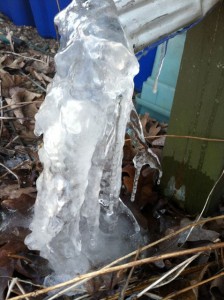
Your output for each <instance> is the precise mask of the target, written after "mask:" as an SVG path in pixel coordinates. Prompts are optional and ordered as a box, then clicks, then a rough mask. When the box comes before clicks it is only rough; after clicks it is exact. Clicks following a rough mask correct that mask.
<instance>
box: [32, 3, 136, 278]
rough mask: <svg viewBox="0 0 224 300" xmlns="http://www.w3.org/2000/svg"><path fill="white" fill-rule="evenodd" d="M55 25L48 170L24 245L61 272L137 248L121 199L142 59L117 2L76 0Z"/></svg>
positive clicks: (39, 123) (42, 117) (46, 114)
mask: <svg viewBox="0 0 224 300" xmlns="http://www.w3.org/2000/svg"><path fill="white" fill-rule="evenodd" d="M56 22H57V24H58V27H59V33H60V35H61V47H60V50H59V52H58V54H57V55H56V57H55V62H56V70H57V72H56V75H55V77H54V79H53V82H52V84H51V86H50V87H49V89H48V93H47V96H46V99H45V101H44V103H43V105H42V106H41V108H40V110H39V112H38V114H37V115H36V128H35V131H36V134H37V135H41V134H43V138H44V145H43V147H42V148H41V149H40V150H39V156H40V160H41V162H42V163H43V166H44V170H43V172H42V174H41V175H40V177H39V179H38V181H37V190H38V196H37V201H36V204H35V208H34V218H33V221H32V223H31V226H30V229H31V230H32V232H31V234H30V235H29V236H28V237H27V238H26V244H27V245H28V246H29V248H30V249H35V250H40V253H41V255H42V256H43V257H45V258H47V259H48V260H49V261H50V264H51V266H52V268H53V269H54V271H55V272H56V274H61V273H63V274H65V273H66V274H68V275H69V276H73V275H75V274H77V273H82V272H85V271H87V270H89V269H90V268H91V267H93V266H97V265H100V264H102V263H105V262H107V261H110V260H112V259H114V258H116V257H118V256H120V255H122V254H124V253H127V252H129V251H130V250H132V248H135V247H137V246H138V245H137V243H138V242H139V240H138V237H137V235H138V233H137V231H138V230H137V229H136V224H135V220H134V219H133V216H132V215H131V213H129V212H128V210H127V208H126V207H125V206H124V205H123V204H122V203H121V202H120V200H119V193H120V185H121V163H122V148H123V141H124V135H125V128H126V124H127V121H128V119H129V115H130V110H131V109H132V102H131V99H132V93H133V77H134V76H135V74H137V73H138V62H137V60H136V58H135V56H134V54H133V53H132V49H131V48H130V47H129V46H128V43H127V40H126V38H125V36H124V32H123V30H122V28H121V25H120V23H119V21H118V17H117V12H116V8H115V5H114V3H113V1H112V0H104V1H102V0H89V1H83V0H75V1H73V2H72V3H71V4H70V5H69V6H68V7H67V9H66V10H64V11H62V12H61V13H60V14H59V15H58V16H57V17H56ZM99 202H100V203H101V205H100V204H99Z"/></svg>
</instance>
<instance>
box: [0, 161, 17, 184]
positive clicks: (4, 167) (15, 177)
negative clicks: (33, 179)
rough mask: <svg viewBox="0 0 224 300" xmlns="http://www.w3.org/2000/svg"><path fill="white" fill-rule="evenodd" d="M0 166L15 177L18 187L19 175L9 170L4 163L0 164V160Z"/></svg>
mask: <svg viewBox="0 0 224 300" xmlns="http://www.w3.org/2000/svg"><path fill="white" fill-rule="evenodd" d="M0 166H2V167H3V168H5V169H6V170H7V171H8V172H9V173H11V174H12V175H13V176H14V177H15V178H16V180H17V181H18V186H19V187H20V179H19V177H18V176H17V175H16V174H15V173H14V172H13V171H11V170H10V169H9V168H8V167H6V166H5V165H4V164H2V163H1V162H0Z"/></svg>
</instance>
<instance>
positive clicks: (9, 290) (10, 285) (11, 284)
mask: <svg viewBox="0 0 224 300" xmlns="http://www.w3.org/2000/svg"><path fill="white" fill-rule="evenodd" d="M16 280H17V278H12V280H11V282H10V284H8V291H7V295H6V298H5V299H6V300H8V298H9V296H10V294H11V292H12V289H13V287H14V286H15V284H16Z"/></svg>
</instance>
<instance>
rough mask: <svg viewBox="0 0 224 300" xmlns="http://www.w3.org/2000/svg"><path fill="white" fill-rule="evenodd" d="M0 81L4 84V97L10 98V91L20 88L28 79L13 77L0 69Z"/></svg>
mask: <svg viewBox="0 0 224 300" xmlns="http://www.w3.org/2000/svg"><path fill="white" fill-rule="evenodd" d="M0 79H1V82H2V96H3V97H6V98H9V97H10V95H9V89H10V88H12V87H18V86H20V85H21V84H23V83H24V82H25V81H27V79H26V78H25V77H22V76H19V75H11V74H9V73H8V72H6V71H4V70H2V69H0Z"/></svg>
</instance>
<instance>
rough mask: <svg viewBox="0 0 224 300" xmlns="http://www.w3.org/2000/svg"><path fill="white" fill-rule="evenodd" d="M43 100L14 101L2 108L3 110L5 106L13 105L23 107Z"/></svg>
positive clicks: (0, 108)
mask: <svg viewBox="0 0 224 300" xmlns="http://www.w3.org/2000/svg"><path fill="white" fill-rule="evenodd" d="M42 102H43V101H41V100H34V101H27V102H18V103H12V104H7V105H4V106H2V107H0V110H3V109H5V108H8V107H11V106H18V107H21V106H24V105H28V104H33V103H42Z"/></svg>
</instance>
